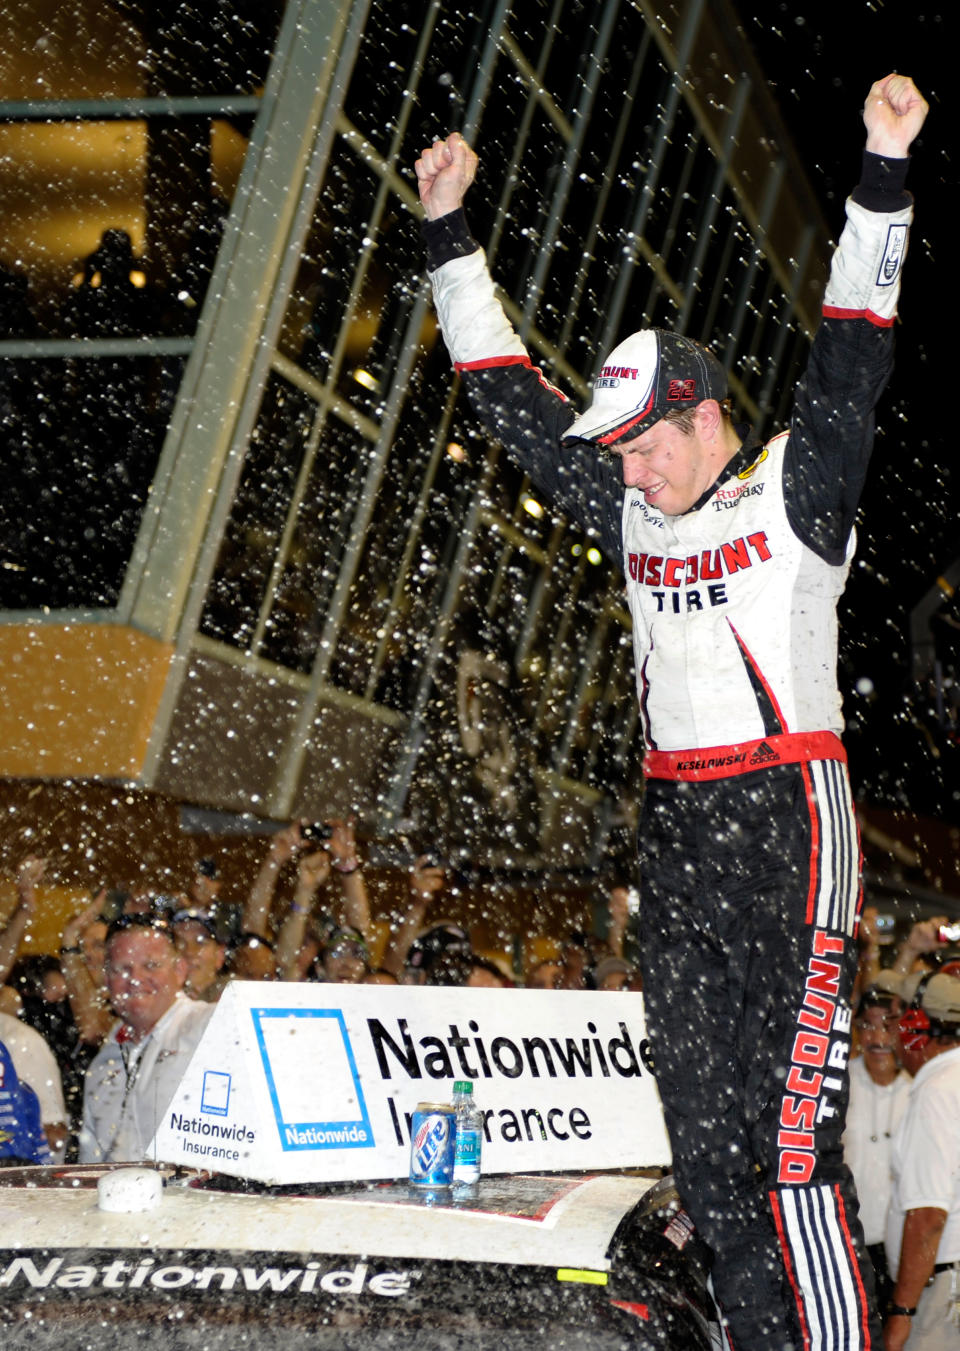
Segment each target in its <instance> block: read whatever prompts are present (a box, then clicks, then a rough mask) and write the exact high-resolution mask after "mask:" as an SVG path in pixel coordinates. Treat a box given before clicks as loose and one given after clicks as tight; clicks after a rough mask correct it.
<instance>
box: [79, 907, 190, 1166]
mask: <svg viewBox="0 0 960 1351" xmlns="http://www.w3.org/2000/svg"><path fill="white" fill-rule="evenodd" d="M106 946H107V956H106V968H105V969H106V982H107V993H108V995H109V998H110V1003H111V1005H112V1007H113V1010H114V1012H115V1013H116V1014H117V1015H118V1018H119V1021H118V1022H117V1023H116V1024H115V1025H114V1026H113V1028H112V1029H111V1031H110V1034H109V1036H108V1037H107V1039H106V1041H105V1042H104V1043H103V1045H102V1046H101V1048H100V1050H99V1051H98V1052H97V1055H96V1057H95V1058H94V1060H93V1062H92V1063H91V1065H90V1068H89V1069H88V1070H87V1074H86V1081H85V1084H84V1093H83V1126H82V1128H81V1131H80V1162H81V1163H122V1162H136V1161H139V1160H141V1159H143V1158H145V1157H146V1154H147V1150H148V1148H149V1146H150V1141H151V1140H152V1139H153V1136H154V1134H155V1132H156V1129H157V1126H158V1125H159V1123H160V1120H161V1118H162V1116H163V1113H164V1111H165V1110H166V1108H167V1105H168V1103H169V1102H170V1100H171V1098H172V1097H173V1094H174V1092H175V1091H176V1088H177V1085H178V1084H179V1082H180V1079H181V1078H182V1076H183V1073H184V1071H185V1070H186V1068H187V1065H188V1064H189V1062H190V1058H191V1056H192V1055H193V1052H194V1051H195V1050H196V1047H197V1044H198V1042H199V1041H200V1038H201V1036H202V1034H203V1030H204V1028H205V1027H206V1024H207V1021H208V1019H209V1018H210V1016H211V1014H212V1013H213V1007H214V1006H213V1005H209V1004H201V1003H199V1002H198V1001H197V1000H194V999H189V998H187V996H186V995H185V994H184V993H183V985H184V981H185V979H186V974H187V966H186V962H185V961H184V959H183V958H182V957H181V956H180V954H179V953H178V951H177V948H176V944H175V942H174V938H173V934H172V932H171V927H170V925H169V923H167V922H166V921H164V920H158V919H157V918H156V917H154V916H152V915H125V916H123V917H121V919H119V920H117V921H116V922H115V923H114V924H112V925H111V926H110V930H109V932H108V934H107V945H106Z"/></svg>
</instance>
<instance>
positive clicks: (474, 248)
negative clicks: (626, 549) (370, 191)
mask: <svg viewBox="0 0 960 1351" xmlns="http://www.w3.org/2000/svg"><path fill="white" fill-rule="evenodd" d="M423 234H424V238H425V241H426V244H427V258H428V261H427V266H428V269H429V271H430V274H431V280H432V282H433V287H434V298H435V301H436V307H437V313H438V315H439V317H440V323H441V328H442V330H443V335H444V340H445V341H446V344H447V348H448V350H449V351H450V355H451V357H452V358H453V361H454V365H455V367H456V369H457V371H458V372H459V374H460V376H461V378H462V379H463V381H464V384H465V386H466V390H467V395H468V397H469V399H470V402H471V404H472V405H473V407H474V408H475V409H476V411H477V414H478V416H479V417H480V418H481V420H482V421H483V423H484V424H485V426H486V427H487V429H488V430H489V431H490V432H491V433H492V434H493V435H494V436H495V437H496V438H497V439H498V440H499V441H500V442H502V444H503V445H504V447H505V448H506V450H507V453H508V454H509V455H510V457H511V459H513V460H514V461H515V462H516V463H517V464H518V465H520V467H521V468H522V469H523V470H524V471H525V472H526V473H527V474H529V475H530V478H531V480H532V481H533V483H534V484H535V486H536V488H537V490H538V491H539V492H541V493H542V494H543V495H544V496H545V497H547V498H548V499H549V500H550V501H552V502H553V503H554V504H555V506H556V507H557V508H558V509H559V510H560V511H561V512H562V513H563V514H564V515H565V516H567V517H568V518H569V519H571V520H573V521H575V522H576V523H577V524H578V525H579V526H581V527H582V528H583V529H584V530H586V531H589V532H590V533H592V534H593V535H595V536H596V537H597V539H598V540H599V542H600V546H601V548H602V549H603V552H604V553H605V554H606V556H607V557H608V558H609V559H610V560H611V561H612V562H614V563H616V564H617V566H618V567H622V566H623V545H622V538H621V529H622V518H623V493H624V489H623V484H622V482H621V481H620V476H619V474H618V472H617V466H616V464H615V462H614V460H613V458H612V457H611V456H609V455H607V454H605V453H603V452H602V451H598V450H597V448H596V447H595V446H594V445H592V444H591V443H590V442H587V441H577V440H566V441H565V440H563V437H564V434H565V432H566V431H567V430H568V428H569V427H570V424H571V423H572V422H573V420H574V416H575V413H574V410H573V408H572V406H571V405H570V403H569V402H568V401H567V399H566V398H565V396H564V395H563V394H561V392H560V391H559V390H558V389H555V388H554V387H553V386H552V385H551V384H550V383H549V382H548V381H547V380H546V379H545V378H544V376H543V374H542V372H541V371H539V370H538V369H537V368H536V367H535V366H533V364H532V363H531V361H530V358H529V355H528V353H527V351H526V349H525V348H524V346H523V344H522V343H521V342H520V340H519V338H518V337H517V335H516V333H515V332H514V330H513V328H512V327H511V325H510V324H509V322H508V320H507V318H506V315H505V314H504V312H503V307H502V305H501V304H500V301H499V300H498V299H497V297H496V294H495V291H494V287H493V283H492V281H491V279H490V274H489V272H488V271H487V269H486V265H485V263H484V260H483V254H482V252H481V250H480V249H479V246H478V245H477V243H476V242H475V241H474V240H473V239H472V238H471V236H470V233H469V230H468V228H467V223H466V219H465V217H464V215H463V212H462V211H456V212H451V213H450V214H449V215H448V216H442V217H440V218H439V219H438V220H435V221H427V222H425V223H424V226H423Z"/></svg>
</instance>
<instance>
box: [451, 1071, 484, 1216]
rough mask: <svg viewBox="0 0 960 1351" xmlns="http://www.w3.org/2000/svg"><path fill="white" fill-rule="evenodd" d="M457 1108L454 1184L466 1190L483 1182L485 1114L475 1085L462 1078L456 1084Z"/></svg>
mask: <svg viewBox="0 0 960 1351" xmlns="http://www.w3.org/2000/svg"><path fill="white" fill-rule="evenodd" d="M453 1110H454V1113H455V1115H456V1121H457V1135H456V1145H455V1147H454V1155H453V1186H454V1190H457V1189H458V1188H459V1189H460V1190H463V1189H464V1188H466V1187H471V1188H473V1187H476V1185H477V1183H478V1182H479V1181H480V1151H481V1148H482V1146H483V1113H482V1112H480V1111H479V1110H478V1109H477V1105H476V1103H475V1102H474V1100H473V1084H472V1083H471V1082H470V1080H469V1079H458V1080H457V1081H456V1083H455V1084H454V1085H453Z"/></svg>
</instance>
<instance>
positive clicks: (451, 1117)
mask: <svg viewBox="0 0 960 1351" xmlns="http://www.w3.org/2000/svg"><path fill="white" fill-rule="evenodd" d="M456 1139H457V1118H456V1114H455V1113H454V1110H453V1108H452V1107H451V1106H450V1105H449V1103H445V1102H418V1103H417V1109H416V1111H415V1112H414V1114H413V1116H412V1117H411V1120H410V1181H411V1182H412V1183H413V1185H414V1186H415V1187H449V1186H451V1184H452V1183H453V1160H454V1152H455V1146H456Z"/></svg>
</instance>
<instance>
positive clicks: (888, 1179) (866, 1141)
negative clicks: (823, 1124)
mask: <svg viewBox="0 0 960 1351" xmlns="http://www.w3.org/2000/svg"><path fill="white" fill-rule="evenodd" d="M902 1009H903V1003H902V1001H901V999H900V996H899V995H897V994H894V993H893V991H892V990H890V989H887V988H885V987H884V986H883V985H880V984H874V985H868V986H867V988H866V989H865V990H864V991H863V994H862V995H861V996H860V998H859V1000H858V1002H857V1007H856V1010H855V1011H854V1015H853V1025H854V1027H855V1028H856V1030H857V1035H858V1041H859V1045H860V1054H859V1055H858V1056H857V1057H856V1058H855V1059H853V1060H851V1062H850V1105H849V1107H848V1109H847V1125H846V1129H845V1130H844V1133H843V1157H844V1161H845V1162H846V1164H847V1167H848V1168H849V1169H850V1171H851V1173H853V1180H854V1183H855V1185H856V1188H857V1197H858V1198H859V1202H860V1224H861V1225H862V1227H863V1237H864V1240H865V1242H866V1245H867V1252H868V1253H869V1255H870V1260H871V1262H872V1263H873V1270H874V1275H875V1277H876V1283H877V1297H878V1301H879V1304H880V1309H881V1311H882V1310H883V1307H884V1305H885V1303H886V1301H887V1298H888V1297H889V1294H890V1290H891V1282H890V1278H889V1275H888V1273H887V1260H886V1254H885V1252H884V1239H885V1237H886V1232H887V1211H888V1210H889V1208H890V1192H891V1188H892V1185H893V1176H892V1174H891V1171H890V1154H891V1150H892V1148H893V1136H894V1132H895V1131H896V1129H897V1127H898V1126H899V1124H900V1120H901V1118H902V1116H903V1114H904V1111H905V1110H906V1106H907V1098H908V1097H909V1096H910V1084H911V1079H910V1076H909V1074H907V1072H906V1071H905V1070H902V1069H901V1068H900V1064H899V1060H898V1052H899V1050H900V1042H899V1038H898V1036H897V1033H898V1029H899V1023H900V1013H901V1011H902Z"/></svg>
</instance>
